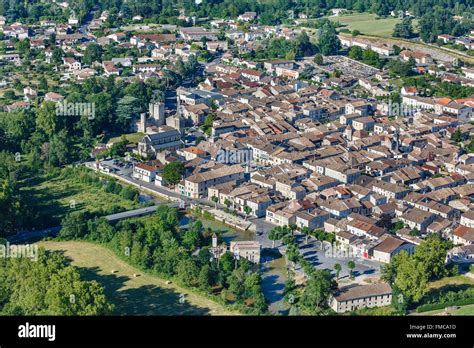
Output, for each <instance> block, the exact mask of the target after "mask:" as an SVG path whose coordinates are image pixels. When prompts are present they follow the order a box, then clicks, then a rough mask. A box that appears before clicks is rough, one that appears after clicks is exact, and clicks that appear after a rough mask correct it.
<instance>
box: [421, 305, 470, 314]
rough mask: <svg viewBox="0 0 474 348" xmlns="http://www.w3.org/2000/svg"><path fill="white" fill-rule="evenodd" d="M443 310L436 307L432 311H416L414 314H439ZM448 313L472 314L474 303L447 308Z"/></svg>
mask: <svg viewBox="0 0 474 348" xmlns="http://www.w3.org/2000/svg"><path fill="white" fill-rule="evenodd" d="M444 312H445V310H444V309H436V310H434V311H429V312H423V313H416V314H414V315H440V314H441V313H444ZM448 313H449V314H450V315H474V304H470V305H467V306H462V307H459V308H457V309H449V310H448Z"/></svg>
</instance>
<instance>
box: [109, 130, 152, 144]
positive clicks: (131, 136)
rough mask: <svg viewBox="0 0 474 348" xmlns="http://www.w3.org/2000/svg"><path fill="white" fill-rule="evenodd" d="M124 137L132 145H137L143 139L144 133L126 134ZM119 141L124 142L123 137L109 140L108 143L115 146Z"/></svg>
mask: <svg viewBox="0 0 474 348" xmlns="http://www.w3.org/2000/svg"><path fill="white" fill-rule="evenodd" d="M124 135H125V138H127V140H128V141H129V142H130V143H133V144H137V143H138V142H139V141H140V140H141V139H142V138H143V135H144V134H143V133H130V134H124ZM119 141H122V136H118V137H115V138H111V139H109V141H108V142H107V143H108V144H113V143H117V142H119Z"/></svg>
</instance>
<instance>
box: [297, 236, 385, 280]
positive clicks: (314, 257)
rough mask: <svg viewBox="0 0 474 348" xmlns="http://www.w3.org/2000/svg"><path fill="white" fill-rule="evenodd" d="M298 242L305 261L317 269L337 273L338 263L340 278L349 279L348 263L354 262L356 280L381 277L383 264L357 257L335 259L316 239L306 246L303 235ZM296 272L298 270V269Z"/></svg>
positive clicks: (298, 237) (309, 241)
mask: <svg viewBox="0 0 474 348" xmlns="http://www.w3.org/2000/svg"><path fill="white" fill-rule="evenodd" d="M296 240H297V243H298V246H299V249H300V252H301V254H302V255H303V257H304V259H305V260H307V261H309V262H310V263H311V264H312V265H313V266H314V267H315V268H316V269H329V270H331V271H332V272H333V273H335V270H334V266H335V265H336V264H337V263H338V264H340V265H341V272H340V273H339V278H340V279H345V278H349V274H350V270H349V267H348V266H347V263H348V262H349V261H351V260H352V261H354V263H355V265H356V267H355V268H354V270H353V275H354V277H355V278H356V280H357V278H361V279H362V278H365V277H368V276H370V277H373V276H379V275H380V266H381V263H378V262H374V261H371V260H367V259H362V258H356V257H352V258H349V257H335V256H334V255H332V254H331V253H327V252H326V250H324V249H323V250H322V249H321V243H320V242H319V241H317V240H316V239H314V238H310V239H309V240H308V244H306V243H305V236H303V235H298V236H296ZM296 270H298V268H297V269H296Z"/></svg>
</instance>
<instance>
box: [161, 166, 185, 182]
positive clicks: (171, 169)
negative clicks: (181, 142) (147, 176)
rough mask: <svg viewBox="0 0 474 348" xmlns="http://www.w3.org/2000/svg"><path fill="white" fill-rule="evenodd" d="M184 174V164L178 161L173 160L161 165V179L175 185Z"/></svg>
mask: <svg viewBox="0 0 474 348" xmlns="http://www.w3.org/2000/svg"><path fill="white" fill-rule="evenodd" d="M183 174H184V164H183V163H182V162H179V161H174V162H170V163H168V164H166V165H165V166H164V167H163V179H165V180H166V181H167V182H169V183H170V184H171V185H176V184H177V183H179V182H180V181H181V178H182V177H183Z"/></svg>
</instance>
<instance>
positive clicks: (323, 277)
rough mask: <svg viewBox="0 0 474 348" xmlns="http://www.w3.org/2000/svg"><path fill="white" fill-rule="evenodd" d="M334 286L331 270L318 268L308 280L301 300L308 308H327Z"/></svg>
mask: <svg viewBox="0 0 474 348" xmlns="http://www.w3.org/2000/svg"><path fill="white" fill-rule="evenodd" d="M333 287H334V280H333V278H332V275H331V272H330V271H329V270H327V269H325V270H319V269H317V270H315V271H314V272H313V274H312V275H311V277H310V278H309V279H308V281H307V282H306V286H305V288H304V292H303V295H302V296H301V302H302V303H303V305H305V306H306V307H308V308H315V307H316V308H326V307H327V306H328V298H329V295H330V294H331V289H332V288H333Z"/></svg>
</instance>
